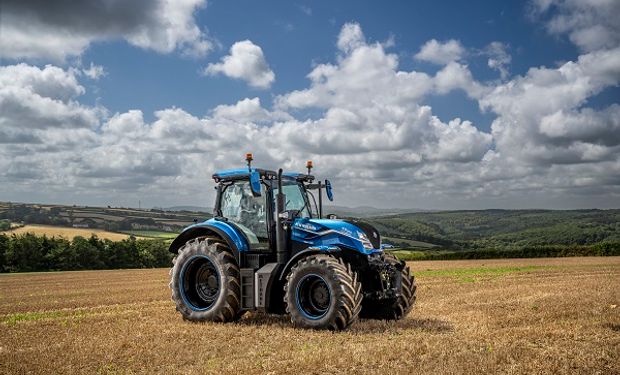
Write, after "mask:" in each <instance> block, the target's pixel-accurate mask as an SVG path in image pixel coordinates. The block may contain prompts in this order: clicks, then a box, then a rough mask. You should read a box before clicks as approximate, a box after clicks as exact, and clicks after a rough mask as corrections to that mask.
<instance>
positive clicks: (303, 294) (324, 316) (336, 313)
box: [284, 254, 362, 330]
mask: <svg viewBox="0 0 620 375" xmlns="http://www.w3.org/2000/svg"><path fill="white" fill-rule="evenodd" d="M284 303H285V306H286V312H287V313H288V314H289V315H290V317H291V322H292V323H293V325H294V326H296V327H302V328H314V329H330V330H341V329H345V328H347V327H348V326H349V325H351V324H352V323H353V322H354V321H355V320H356V319H357V317H358V315H359V312H360V310H361V307H362V285H361V284H360V282H359V281H358V279H357V274H356V273H355V272H353V271H352V270H351V266H350V265H348V264H346V263H345V262H344V261H343V260H342V259H338V258H334V257H332V256H330V255H323V254H320V255H311V256H308V257H306V258H304V259H302V260H300V261H299V262H298V263H297V264H296V265H295V267H293V269H292V270H291V272H290V273H289V275H288V276H287V282H286V285H285V286H284Z"/></svg>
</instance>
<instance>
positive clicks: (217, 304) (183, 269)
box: [169, 238, 241, 322]
mask: <svg viewBox="0 0 620 375" xmlns="http://www.w3.org/2000/svg"><path fill="white" fill-rule="evenodd" d="M173 263H174V266H173V267H172V269H171V270H170V284H169V286H170V289H171V290H172V300H173V301H174V302H175V304H176V309H177V311H178V312H180V313H181V315H183V319H186V320H190V321H195V322H203V321H212V322H230V321H233V320H236V319H237V318H238V317H239V315H240V303H239V301H240V300H241V288H240V283H239V267H238V266H237V262H236V260H235V258H234V257H233V255H232V253H231V252H230V249H229V248H228V246H226V245H224V244H223V243H220V242H216V241H214V240H212V239H210V238H199V239H194V240H190V241H188V242H187V243H185V245H183V246H182V247H181V248H180V249H179V255H178V256H177V257H175V259H174V260H173Z"/></svg>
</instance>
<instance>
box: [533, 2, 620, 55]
mask: <svg viewBox="0 0 620 375" xmlns="http://www.w3.org/2000/svg"><path fill="white" fill-rule="evenodd" d="M531 13H532V15H533V16H534V18H536V19H538V18H542V19H544V21H545V23H546V28H547V31H548V32H549V33H550V34H554V35H562V34H568V37H569V38H570V40H571V41H572V42H573V43H575V44H576V45H577V46H578V47H579V48H581V49H582V50H583V51H586V52H590V51H595V50H599V49H604V48H613V47H616V46H618V44H620V23H619V22H618V15H619V14H620V2H618V1H616V0H534V1H532V2H531Z"/></svg>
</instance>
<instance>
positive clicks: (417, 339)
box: [0, 257, 620, 374]
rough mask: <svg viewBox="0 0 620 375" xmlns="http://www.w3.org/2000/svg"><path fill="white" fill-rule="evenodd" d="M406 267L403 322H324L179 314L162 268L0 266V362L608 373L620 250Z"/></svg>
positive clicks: (191, 370)
mask: <svg viewBox="0 0 620 375" xmlns="http://www.w3.org/2000/svg"><path fill="white" fill-rule="evenodd" d="M409 265H410V266H411V268H412V270H413V272H414V273H415V274H417V275H418V277H417V280H418V303H417V305H416V307H415V308H414V310H413V312H412V313H411V314H410V315H409V316H408V317H407V318H406V319H404V320H401V321H398V322H381V321H370V320H366V321H360V322H357V323H356V324H354V325H353V326H352V327H351V329H350V330H348V331H345V332H336V333H332V332H324V331H311V330H300V329H294V328H292V327H291V326H290V324H289V322H288V319H287V318H286V317H279V316H267V315H263V314H257V313H251V314H250V313H248V314H246V315H245V316H244V317H243V318H242V319H241V320H240V321H239V322H237V323H231V324H213V323H204V324H194V323H189V322H185V321H183V320H182V318H181V317H180V315H179V314H178V313H176V311H175V309H174V305H173V303H172V302H171V301H170V291H169V289H168V286H167V284H168V270H167V269H155V270H118V271H85V272H55V273H36V274H3V275H0V373H3V374H13V373H40V374H44V373H84V374H94V373H104V374H109V373H138V372H139V373H186V374H198V373H210V374H238V373H243V374H288V373H307V374H319V373H332V374H339V373H355V374H376V373H382V374H397V373H416V374H446V373H450V374H477V373H489V374H497V373H503V374H576V373H579V374H591V373H592V374H594V373H599V374H618V373H620V336H619V333H620V306H619V305H620V285H619V284H620V281H619V280H620V257H608V258H600V257H596V258H552V259H516V260H479V261H427V262H410V263H409Z"/></svg>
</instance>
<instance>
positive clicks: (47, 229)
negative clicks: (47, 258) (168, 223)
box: [4, 224, 146, 241]
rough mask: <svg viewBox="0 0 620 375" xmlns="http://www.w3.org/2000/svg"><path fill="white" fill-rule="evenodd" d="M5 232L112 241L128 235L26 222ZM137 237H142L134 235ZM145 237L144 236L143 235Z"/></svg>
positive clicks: (122, 238)
mask: <svg viewBox="0 0 620 375" xmlns="http://www.w3.org/2000/svg"><path fill="white" fill-rule="evenodd" d="M4 233H5V234H16V235H19V234H25V233H32V234H34V235H37V236H47V237H63V238H67V239H73V237H76V236H82V237H90V236H92V235H95V236H97V237H99V238H103V239H108V240H112V241H121V240H124V239H127V238H129V237H130V234H124V233H115V232H108V231H106V230H103V229H97V228H68V227H58V226H52V225H38V224H27V225H23V226H20V227H17V228H15V229H12V230H10V231H5V232H4ZM136 236H137V237H142V236H139V235H136ZM145 237H146V236H145Z"/></svg>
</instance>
